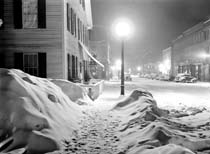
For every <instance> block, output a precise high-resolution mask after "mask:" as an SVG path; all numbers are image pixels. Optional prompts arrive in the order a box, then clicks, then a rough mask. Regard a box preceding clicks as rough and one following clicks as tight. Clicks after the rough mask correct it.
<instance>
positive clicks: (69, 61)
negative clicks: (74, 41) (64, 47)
mask: <svg viewBox="0 0 210 154" xmlns="http://www.w3.org/2000/svg"><path fill="white" fill-rule="evenodd" d="M67 62H68V66H67V67H68V80H69V81H72V72H71V70H72V68H71V55H70V54H69V53H68V55H67Z"/></svg>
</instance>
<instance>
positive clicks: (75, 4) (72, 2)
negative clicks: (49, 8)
mask: <svg viewBox="0 0 210 154" xmlns="http://www.w3.org/2000/svg"><path fill="white" fill-rule="evenodd" d="M65 2H66V3H69V6H70V7H71V8H72V9H73V10H74V12H75V13H76V16H77V18H79V19H80V20H81V21H82V23H83V24H84V25H85V26H87V18H86V13H85V11H84V9H83V8H82V5H81V4H79V0H66V1H65ZM64 11H65V15H66V11H67V10H66V4H65V8H64ZM77 24H78V23H77ZM76 33H77V37H75V36H74V35H72V34H71V32H69V31H68V30H67V18H66V17H65V18H64V34H65V35H64V39H65V56H66V57H65V65H66V66H67V54H71V55H74V56H77V57H78V63H79V62H83V58H84V57H80V53H79V45H78V43H79V42H78V30H76ZM83 54H85V53H84V51H83ZM86 60H87V59H86ZM77 66H78V68H77V69H79V64H78V65H77ZM78 72H79V71H78ZM65 76H66V78H67V72H65Z"/></svg>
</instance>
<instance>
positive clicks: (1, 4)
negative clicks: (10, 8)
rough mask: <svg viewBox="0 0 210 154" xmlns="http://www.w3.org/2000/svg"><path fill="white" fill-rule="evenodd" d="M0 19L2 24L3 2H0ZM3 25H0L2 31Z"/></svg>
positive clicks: (0, 0)
mask: <svg viewBox="0 0 210 154" xmlns="http://www.w3.org/2000/svg"><path fill="white" fill-rule="evenodd" d="M0 19H2V21H3V22H4V0H0ZM3 26H4V24H3V25H0V29H3Z"/></svg>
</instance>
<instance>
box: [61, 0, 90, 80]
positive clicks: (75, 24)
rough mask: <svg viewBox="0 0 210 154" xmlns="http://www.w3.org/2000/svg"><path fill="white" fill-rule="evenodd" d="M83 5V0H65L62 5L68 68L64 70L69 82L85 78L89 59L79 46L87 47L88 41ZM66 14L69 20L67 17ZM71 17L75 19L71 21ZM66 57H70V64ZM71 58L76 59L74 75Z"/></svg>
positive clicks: (66, 66) (84, 7)
mask: <svg viewBox="0 0 210 154" xmlns="http://www.w3.org/2000/svg"><path fill="white" fill-rule="evenodd" d="M83 3H84V4H86V3H85V1H84V0H83V1H82V0H74V1H72V0H65V4H64V5H65V6H64V38H65V68H69V70H68V69H65V77H66V78H68V79H70V80H77V79H80V80H83V79H84V78H85V72H86V73H87V67H89V57H88V55H87V54H86V52H85V50H84V49H83V48H82V46H81V45H80V43H82V44H84V45H85V46H86V47H88V41H89V40H88V21H87V14H86V7H87V6H86V5H84V4H83ZM67 9H69V10H67ZM69 11H70V12H69ZM68 12H69V18H68V16H67V13H68ZM72 16H75V17H73V19H72ZM68 22H69V23H68ZM68 24H69V26H68ZM72 29H73V30H72ZM79 42H80V43H79ZM68 55H69V56H70V64H68ZM72 56H75V57H76V58H77V61H76V64H75V65H74V66H75V67H76V68H75V69H76V70H77V71H76V72H75V73H76V74H75V73H74V72H73V68H72V67H74V66H73V64H72ZM73 74H75V75H73Z"/></svg>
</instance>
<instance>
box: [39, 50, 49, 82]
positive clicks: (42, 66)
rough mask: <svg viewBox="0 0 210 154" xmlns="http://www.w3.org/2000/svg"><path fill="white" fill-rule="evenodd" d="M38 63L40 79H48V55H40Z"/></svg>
mask: <svg viewBox="0 0 210 154" xmlns="http://www.w3.org/2000/svg"><path fill="white" fill-rule="evenodd" d="M38 63H39V77H42V78H46V77H47V54H46V53H41V52H40V53H38Z"/></svg>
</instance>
